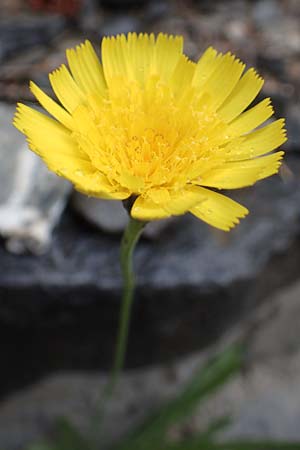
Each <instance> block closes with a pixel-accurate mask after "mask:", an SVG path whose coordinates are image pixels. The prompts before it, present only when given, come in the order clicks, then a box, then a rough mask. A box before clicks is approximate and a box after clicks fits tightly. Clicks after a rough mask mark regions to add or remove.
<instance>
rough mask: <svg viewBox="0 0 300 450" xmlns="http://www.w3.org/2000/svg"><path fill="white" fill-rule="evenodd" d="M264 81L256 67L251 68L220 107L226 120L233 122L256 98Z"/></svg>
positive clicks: (220, 111)
mask: <svg viewBox="0 0 300 450" xmlns="http://www.w3.org/2000/svg"><path fill="white" fill-rule="evenodd" d="M263 84H264V81H263V79H262V78H261V77H259V76H258V75H257V73H256V72H255V70H254V69H249V70H248V71H247V72H246V73H245V74H244V75H243V76H242V78H241V79H240V80H239V82H238V83H237V84H236V86H235V88H234V89H233V91H232V92H231V94H230V95H229V97H227V99H226V101H225V102H224V103H223V104H222V106H221V107H220V108H219V109H218V114H219V115H220V117H221V118H222V119H223V120H224V121H225V122H231V121H232V120H233V119H235V117H237V116H238V115H239V114H240V113H241V112H243V111H244V110H245V109H246V108H247V106H249V105H250V103H251V102H252V101H253V100H254V99H255V97H256V96H257V94H258V93H259V91H260V90H261V88H262V86H263Z"/></svg>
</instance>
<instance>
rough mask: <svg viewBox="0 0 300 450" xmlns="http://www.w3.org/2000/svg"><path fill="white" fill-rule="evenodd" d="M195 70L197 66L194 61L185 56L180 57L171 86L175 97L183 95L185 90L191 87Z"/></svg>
mask: <svg viewBox="0 0 300 450" xmlns="http://www.w3.org/2000/svg"><path fill="white" fill-rule="evenodd" d="M195 68H196V64H195V63H194V62H193V61H190V60H189V59H188V58H187V57H186V56H185V55H181V56H180V58H179V60H178V62H177V64H176V67H175V69H174V72H173V75H172V77H171V79H170V85H171V87H172V90H173V92H174V93H175V95H179V94H182V95H183V94H184V91H185V89H188V88H189V87H190V85H191V81H192V79H193V77H194V73H195Z"/></svg>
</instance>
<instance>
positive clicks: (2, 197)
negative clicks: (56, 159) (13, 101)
mask: <svg viewBox="0 0 300 450" xmlns="http://www.w3.org/2000/svg"><path fill="white" fill-rule="evenodd" d="M14 111H15V107H13V106H11V107H10V106H8V105H5V104H0V116H1V127H0V180H1V190H0V234H1V235H2V236H4V237H5V238H6V239H7V240H6V247H7V248H8V249H9V250H10V251H12V252H15V253H21V252H23V251H24V250H26V249H29V250H31V251H32V252H34V253H39V252H41V251H45V250H46V248H47V247H48V246H49V244H50V241H51V234H52V230H53V228H54V226H55V225H56V223H57V222H58V220H59V219H60V216H61V213H62V210H63V208H64V207H65V204H66V201H67V198H68V195H69V192H70V189H71V186H70V184H69V183H68V182H66V181H64V180H63V179H59V178H58V177H57V176H56V175H54V174H52V173H50V172H49V170H48V169H47V168H46V166H45V165H44V164H43V163H42V162H41V160H40V158H38V157H37V156H36V155H35V154H34V153H32V152H30V151H29V150H28V148H27V144H26V140H25V139H24V137H23V136H22V135H21V134H20V133H18V131H17V130H16V129H15V128H14V127H13V125H12V117H13V114H14Z"/></svg>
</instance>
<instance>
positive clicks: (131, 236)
mask: <svg viewBox="0 0 300 450" xmlns="http://www.w3.org/2000/svg"><path fill="white" fill-rule="evenodd" d="M145 225H146V223H145V222H141V221H139V220H136V219H133V218H132V217H130V219H129V222H128V225H127V228H126V230H125V231H124V234H123V238H122V242H121V255H120V262H121V271H122V278H123V294H122V303H121V310H120V316H119V328H118V337H117V345H116V351H115V357H114V364H113V369H112V374H111V380H110V383H109V387H108V394H110V393H112V392H113V390H114V388H115V386H116V384H117V382H118V379H119V375H120V373H121V370H122V368H123V365H124V360H125V354H126V348H127V341H128V330H129V324H130V313H131V307H132V303H133V298H134V287H135V277H134V271H133V252H134V249H135V246H136V244H137V242H138V240H139V237H140V235H141V233H142V231H143V228H144V226H145Z"/></svg>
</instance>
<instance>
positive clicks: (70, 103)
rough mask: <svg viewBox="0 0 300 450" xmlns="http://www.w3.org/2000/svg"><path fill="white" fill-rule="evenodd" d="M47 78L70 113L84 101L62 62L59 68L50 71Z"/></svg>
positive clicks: (82, 95)
mask: <svg viewBox="0 0 300 450" xmlns="http://www.w3.org/2000/svg"><path fill="white" fill-rule="evenodd" d="M49 80H50V83H51V86H52V88H53V90H54V92H55V95H56V96H57V98H58V99H59V101H60V102H61V104H62V105H63V106H64V107H65V108H66V109H67V110H68V111H69V112H70V113H72V112H73V111H74V110H75V109H76V108H77V106H78V105H80V104H84V103H85V102H86V99H85V96H84V94H83V92H82V91H81V89H80V88H79V86H78V85H77V84H76V83H75V81H74V79H73V78H72V76H71V74H70V72H69V71H68V69H67V68H66V66H65V65H64V64H63V65H62V66H61V67H60V68H59V69H57V70H55V71H54V72H52V73H50V75H49Z"/></svg>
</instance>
